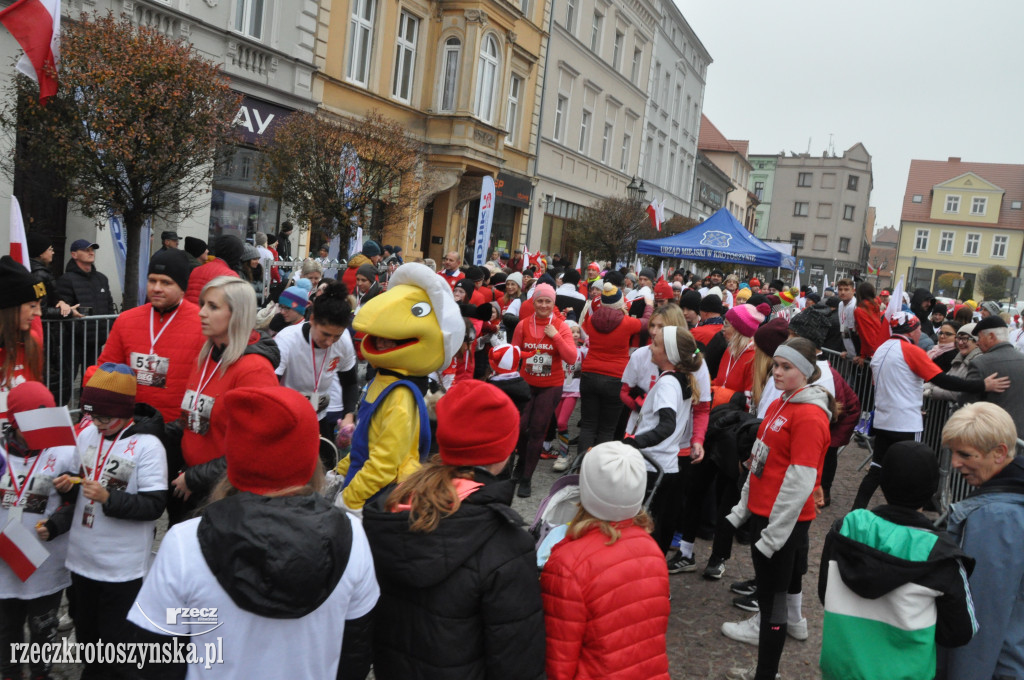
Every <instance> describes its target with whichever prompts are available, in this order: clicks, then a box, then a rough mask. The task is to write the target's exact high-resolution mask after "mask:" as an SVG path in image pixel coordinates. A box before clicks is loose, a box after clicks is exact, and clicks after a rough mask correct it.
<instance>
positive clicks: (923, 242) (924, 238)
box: [914, 229, 928, 250]
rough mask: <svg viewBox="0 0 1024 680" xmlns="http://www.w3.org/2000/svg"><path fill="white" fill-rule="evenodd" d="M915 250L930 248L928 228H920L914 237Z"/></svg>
mask: <svg viewBox="0 0 1024 680" xmlns="http://www.w3.org/2000/svg"><path fill="white" fill-rule="evenodd" d="M914 250H928V230H927V229H918V230H917V237H916V238H915V239H914Z"/></svg>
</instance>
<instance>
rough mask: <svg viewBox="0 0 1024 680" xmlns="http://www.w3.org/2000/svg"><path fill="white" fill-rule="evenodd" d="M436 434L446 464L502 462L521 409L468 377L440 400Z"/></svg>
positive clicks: (514, 437)
mask: <svg viewBox="0 0 1024 680" xmlns="http://www.w3.org/2000/svg"><path fill="white" fill-rule="evenodd" d="M436 438H437V448H438V450H439V451H440V452H441V461H442V462H443V463H444V464H445V465H458V466H463V465H490V464H492V463H500V462H501V461H503V460H505V459H506V458H508V457H509V454H511V453H512V449H514V448H515V447H516V441H517V440H518V439H519V410H518V409H516V406H515V404H513V403H512V400H511V399H509V397H508V395H507V394H505V393H504V392H502V391H501V390H499V389H498V388H497V387H495V386H494V385H489V384H488V383H485V382H481V381H480V380H464V381H462V382H460V383H456V384H455V385H454V386H453V387H452V388H451V389H450V390H448V392H447V393H446V394H445V395H444V396H443V397H441V399H440V400H439V401H438V402H437V432H436ZM229 469H230V465H229Z"/></svg>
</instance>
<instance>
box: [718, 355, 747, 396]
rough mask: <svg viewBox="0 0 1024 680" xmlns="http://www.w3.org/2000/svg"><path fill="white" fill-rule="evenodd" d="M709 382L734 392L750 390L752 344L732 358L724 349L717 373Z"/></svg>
mask: <svg viewBox="0 0 1024 680" xmlns="http://www.w3.org/2000/svg"><path fill="white" fill-rule="evenodd" d="M711 384H712V385H714V386H715V387H725V388H728V389H730V390H732V391H734V392H750V390H751V389H753V385H754V346H753V345H750V346H749V347H747V349H746V350H745V351H744V352H743V354H741V355H740V357H739V359H734V358H733V356H732V354H731V353H730V352H729V350H728V349H726V351H725V354H724V355H723V356H722V361H721V363H719V364H718V375H716V376H715V379H714V380H713V381H712V382H711Z"/></svg>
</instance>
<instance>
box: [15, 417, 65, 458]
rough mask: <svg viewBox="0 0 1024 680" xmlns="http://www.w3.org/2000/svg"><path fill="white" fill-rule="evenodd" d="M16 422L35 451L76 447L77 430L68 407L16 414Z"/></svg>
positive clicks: (27, 442)
mask: <svg viewBox="0 0 1024 680" xmlns="http://www.w3.org/2000/svg"><path fill="white" fill-rule="evenodd" d="M14 420H15V421H17V423H18V429H19V430H20V431H21V436H22V437H24V438H25V443H26V444H28V447H29V448H30V449H32V450H33V451H35V450H41V449H48V448H50V447H51V446H74V445H75V430H74V429H73V427H72V425H71V414H70V413H68V407H67V406H57V407H55V408H38V409H35V410H32V411H22V412H21V413H15V414H14Z"/></svg>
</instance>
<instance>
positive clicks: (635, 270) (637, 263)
mask: <svg viewBox="0 0 1024 680" xmlns="http://www.w3.org/2000/svg"><path fill="white" fill-rule="evenodd" d="M633 273H634V274H636V275H637V276H640V256H639V255H637V256H636V259H634V260H633Z"/></svg>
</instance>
